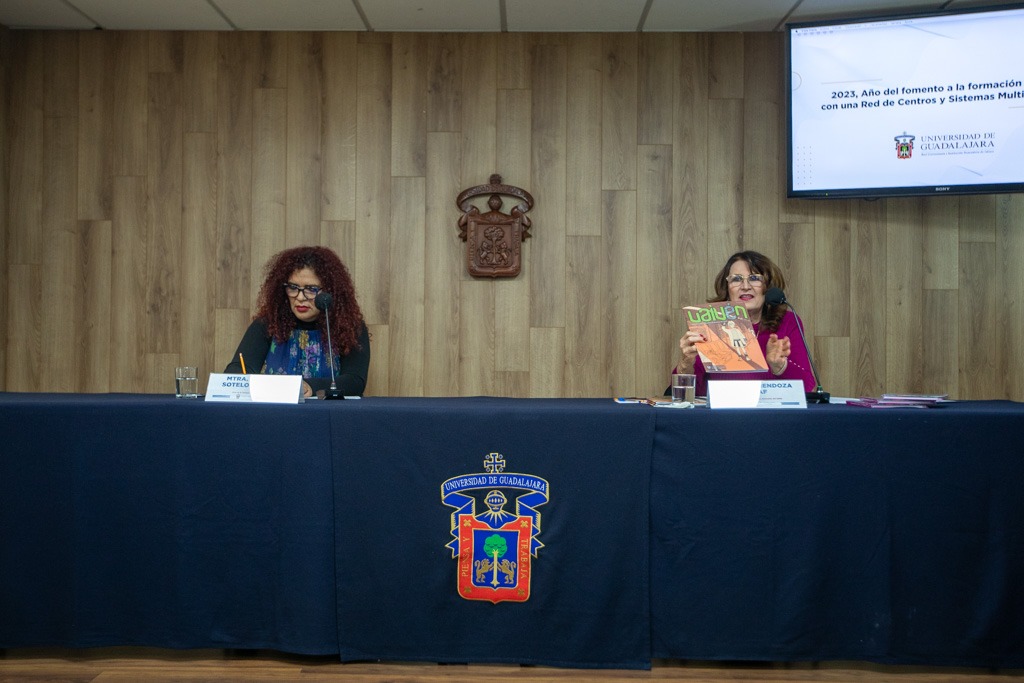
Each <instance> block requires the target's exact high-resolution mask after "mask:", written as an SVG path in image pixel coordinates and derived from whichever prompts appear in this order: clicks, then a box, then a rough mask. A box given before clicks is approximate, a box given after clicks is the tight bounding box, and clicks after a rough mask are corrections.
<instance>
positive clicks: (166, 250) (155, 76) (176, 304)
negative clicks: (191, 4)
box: [145, 72, 184, 354]
mask: <svg viewBox="0 0 1024 683" xmlns="http://www.w3.org/2000/svg"><path fill="white" fill-rule="evenodd" d="M149 103H150V106H149V111H148V116H149V127H148V130H149V147H148V150H147V153H148V162H149V163H148V168H147V173H146V178H147V181H148V183H147V188H146V190H147V197H146V202H147V209H148V215H147V220H146V310H147V311H148V313H149V315H148V316H147V317H146V322H147V325H146V328H145V329H146V348H147V349H148V350H149V351H152V352H155V353H161V354H172V353H173V354H176V353H177V352H178V348H179V345H180V339H181V296H182V282H181V279H182V267H181V230H182V220H181V218H182V217H181V207H182V169H183V166H182V158H183V157H182V150H183V147H184V139H183V129H182V107H181V83H180V79H179V77H178V76H177V75H176V74H172V73H161V72H154V73H152V74H150V75H149Z"/></svg>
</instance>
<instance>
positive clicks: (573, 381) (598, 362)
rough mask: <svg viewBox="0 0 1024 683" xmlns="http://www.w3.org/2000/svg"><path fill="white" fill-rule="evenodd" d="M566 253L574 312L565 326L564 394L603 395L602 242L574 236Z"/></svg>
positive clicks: (569, 297) (568, 298)
mask: <svg viewBox="0 0 1024 683" xmlns="http://www.w3.org/2000/svg"><path fill="white" fill-rule="evenodd" d="M565 252H566V292H565V295H566V302H567V304H566V305H567V306H568V307H569V309H570V310H571V311H572V315H570V316H568V320H569V324H568V325H566V327H565V352H564V353H565V394H566V396H571V397H574V398H576V397H581V396H595V395H600V394H601V393H602V392H603V391H604V390H605V386H606V384H607V382H606V381H605V379H604V377H603V373H601V372H597V369H598V368H604V367H606V366H607V364H608V353H607V342H608V335H607V333H606V327H605V321H606V317H605V315H604V311H606V310H607V301H606V300H605V298H604V291H605V286H604V279H605V277H604V275H605V268H604V263H603V261H604V259H603V258H602V242H601V240H600V239H599V238H597V237H592V236H571V237H568V238H566V248H565ZM546 355H550V354H546Z"/></svg>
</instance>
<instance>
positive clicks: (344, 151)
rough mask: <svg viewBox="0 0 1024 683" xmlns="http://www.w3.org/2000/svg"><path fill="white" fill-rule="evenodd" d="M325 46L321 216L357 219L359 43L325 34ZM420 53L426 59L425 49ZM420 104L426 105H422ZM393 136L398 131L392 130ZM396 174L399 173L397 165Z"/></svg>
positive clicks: (349, 37)
mask: <svg viewBox="0 0 1024 683" xmlns="http://www.w3.org/2000/svg"><path fill="white" fill-rule="evenodd" d="M323 45H324V64H323V70H324V111H323V116H322V118H321V125H322V126H323V135H322V137H321V141H322V144H323V149H322V150H321V155H322V159H323V175H322V178H323V188H322V192H323V202H322V206H321V209H320V215H321V217H322V218H323V219H324V220H331V221H354V220H355V218H356V202H355V197H356V193H355V186H356V184H355V177H356V130H357V121H356V119H357V109H356V106H355V105H356V102H355V99H356V98H355V97H354V96H353V93H355V92H356V89H357V87H358V83H359V79H358V71H357V70H356V69H355V68H354V65H355V63H356V60H357V59H358V56H357V55H358V51H357V43H356V38H355V35H354V34H352V33H344V32H334V33H328V34H326V35H324V36H323ZM419 56H420V59H421V60H422V49H421V51H420V55H419ZM403 104H405V105H406V106H414V103H412V102H409V101H405V102H403ZM420 106H421V108H422V105H420ZM421 116H422V113H421ZM399 120H401V119H399ZM394 127H395V125H394V124H393V128H394ZM392 135H396V133H395V132H392ZM397 135H399V137H397V138H395V139H396V140H406V139H407V137H408V136H406V137H402V135H404V133H403V132H402V131H401V130H399V131H398V133H397ZM423 144H424V145H425V144H426V142H425V141H424V143H423ZM392 164H394V159H392ZM403 170H404V169H403ZM392 173H395V169H394V168H392ZM397 175H404V173H398V174H397Z"/></svg>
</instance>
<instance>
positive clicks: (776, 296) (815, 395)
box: [764, 287, 829, 403]
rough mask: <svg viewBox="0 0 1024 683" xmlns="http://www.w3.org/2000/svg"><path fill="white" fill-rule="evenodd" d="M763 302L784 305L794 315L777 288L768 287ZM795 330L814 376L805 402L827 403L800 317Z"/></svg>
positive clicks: (825, 392) (770, 304)
mask: <svg viewBox="0 0 1024 683" xmlns="http://www.w3.org/2000/svg"><path fill="white" fill-rule="evenodd" d="M764 302H765V303H766V304H768V305H769V306H779V305H782V304H786V305H787V306H789V307H790V308H791V309H793V313H796V309H795V308H793V304H791V303H789V301H787V300H786V293H785V292H783V291H782V290H781V289H779V288H778V287H769V288H768V291H767V292H765V293H764ZM796 329H798V330H799V331H800V339H801V341H803V343H804V348H805V349H807V360H809V361H811V374H813V375H814V383H815V385H816V388H815V389H814V391H808V392H806V394H807V402H808V403H828V399H829V394H828V392H827V391H824V390H823V389H822V388H821V379H819V377H818V368H816V367H815V366H814V357H813V356H812V355H811V347H810V346H808V345H807V337H805V336H804V326H803V324H801V322H800V316H797V318H796Z"/></svg>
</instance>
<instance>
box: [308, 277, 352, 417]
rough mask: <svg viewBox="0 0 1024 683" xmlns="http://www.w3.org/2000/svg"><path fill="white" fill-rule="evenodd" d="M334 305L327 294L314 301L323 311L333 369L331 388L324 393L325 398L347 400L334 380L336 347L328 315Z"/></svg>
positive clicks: (321, 294)
mask: <svg viewBox="0 0 1024 683" xmlns="http://www.w3.org/2000/svg"><path fill="white" fill-rule="evenodd" d="M332 303H334V297H332V296H331V295H330V294H328V293H327V292H320V293H318V294H317V295H316V297H315V298H314V299H313V305H314V306H316V308H317V310H318V311H323V314H324V322H326V325H325V327H327V364H328V365H329V366H330V368H331V388H330V389H327V390H326V391H325V392H324V398H325V399H329V398H345V396H344V395H343V394H342V393H341V392H340V391H338V384H337V382H335V380H334V347H333V346H332V345H331V315H330V313H328V309H329V308H330V307H331V304H332Z"/></svg>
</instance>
